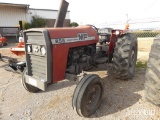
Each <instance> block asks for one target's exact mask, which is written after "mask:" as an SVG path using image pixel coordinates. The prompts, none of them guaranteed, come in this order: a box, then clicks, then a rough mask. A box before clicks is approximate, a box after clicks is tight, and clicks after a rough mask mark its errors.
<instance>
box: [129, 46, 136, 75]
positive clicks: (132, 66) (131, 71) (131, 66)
mask: <svg viewBox="0 0 160 120" xmlns="http://www.w3.org/2000/svg"><path fill="white" fill-rule="evenodd" d="M135 61H136V54H135V50H134V48H133V49H132V52H131V60H130V63H129V67H130V68H129V70H130V73H134V67H135Z"/></svg>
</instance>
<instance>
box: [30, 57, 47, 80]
mask: <svg viewBox="0 0 160 120" xmlns="http://www.w3.org/2000/svg"><path fill="white" fill-rule="evenodd" d="M29 58H30V59H29V61H30V68H31V75H33V76H35V77H40V78H43V79H45V78H46V65H47V63H46V58H45V57H41V56H35V55H29Z"/></svg>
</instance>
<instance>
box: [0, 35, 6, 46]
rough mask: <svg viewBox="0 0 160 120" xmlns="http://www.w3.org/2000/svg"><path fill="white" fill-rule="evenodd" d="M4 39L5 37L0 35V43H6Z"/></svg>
mask: <svg viewBox="0 0 160 120" xmlns="http://www.w3.org/2000/svg"><path fill="white" fill-rule="evenodd" d="M6 41H7V38H6V37H2V36H1V35H0V45H4V44H5V43H6Z"/></svg>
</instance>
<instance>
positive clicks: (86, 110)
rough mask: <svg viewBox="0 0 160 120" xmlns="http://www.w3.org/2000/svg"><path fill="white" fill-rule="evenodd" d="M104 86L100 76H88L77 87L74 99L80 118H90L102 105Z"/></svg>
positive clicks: (73, 103) (73, 102)
mask: <svg viewBox="0 0 160 120" xmlns="http://www.w3.org/2000/svg"><path fill="white" fill-rule="evenodd" d="M102 95H103V84H102V81H101V78H100V77H99V76H98V75H94V74H91V75H86V76H84V77H83V78H82V79H81V81H80V82H79V84H78V85H77V87H76V89H75V91H74V94H73V99H72V105H73V108H75V110H76V112H77V114H78V115H79V116H83V117H88V116H90V115H91V114H93V113H94V112H95V111H96V110H97V109H98V108H99V106H100V105H101V100H102Z"/></svg>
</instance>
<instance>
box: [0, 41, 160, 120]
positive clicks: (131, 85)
mask: <svg viewBox="0 0 160 120" xmlns="http://www.w3.org/2000/svg"><path fill="white" fill-rule="evenodd" d="M139 43H141V40H139ZM151 43H152V42H150V44H149V43H147V45H148V46H150V45H151ZM140 46H141V47H140ZM143 47H144V43H143V44H142V45H141V44H140V45H139V51H140V53H139V56H138V60H147V58H148V54H149V52H148V51H149V49H148V47H146V46H145V47H146V48H147V50H145V49H143ZM0 53H2V54H3V55H4V54H5V55H7V56H11V57H15V56H14V55H13V54H10V52H9V49H8V48H3V49H2V48H0ZM144 56H146V58H145V59H144ZM18 59H24V58H22V57H18ZM6 65H7V64H6V63H4V62H1V61H0V119H2V120H61V119H68V120H72V119H74V120H83V119H97V120H98V119H102V120H103V119H104V120H160V108H159V107H157V106H155V105H153V104H151V103H149V102H147V101H146V100H145V98H144V82H145V80H146V78H145V76H144V75H145V69H138V70H136V75H135V77H134V78H133V79H132V80H130V81H121V80H118V79H114V78H113V77H112V76H110V74H108V73H109V72H108V73H107V71H110V66H111V65H107V66H105V65H100V66H99V67H98V68H94V69H93V70H92V71H90V72H89V73H95V74H98V75H100V77H101V78H102V79H103V83H104V90H105V92H104V96H103V100H102V101H103V102H102V105H101V106H100V108H99V109H98V110H97V111H96V113H95V114H93V115H92V116H91V117H90V118H83V117H79V116H78V115H77V114H76V112H75V111H74V110H73V109H72V95H73V92H74V89H75V87H76V84H77V83H78V82H74V81H67V80H64V81H62V82H58V83H56V84H52V85H50V86H49V87H48V89H47V91H45V92H39V93H35V94H34V93H29V92H27V91H26V90H25V89H24V88H23V86H22V85H21V82H20V80H21V75H20V74H17V73H13V72H7V71H5V70H4V67H5V66H6Z"/></svg>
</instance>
